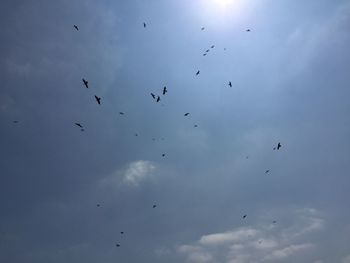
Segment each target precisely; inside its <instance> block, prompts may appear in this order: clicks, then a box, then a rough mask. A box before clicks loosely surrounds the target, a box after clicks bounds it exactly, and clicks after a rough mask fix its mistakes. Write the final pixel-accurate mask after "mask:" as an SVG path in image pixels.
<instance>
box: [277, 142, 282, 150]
mask: <svg viewBox="0 0 350 263" xmlns="http://www.w3.org/2000/svg"><path fill="white" fill-rule="evenodd" d="M281 147H282V145H281V143H280V142H279V143H278V144H277V150H279V149H280V148H281Z"/></svg>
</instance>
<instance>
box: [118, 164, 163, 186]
mask: <svg viewBox="0 0 350 263" xmlns="http://www.w3.org/2000/svg"><path fill="white" fill-rule="evenodd" d="M155 168H156V167H155V166H154V165H153V164H152V163H151V162H149V161H142V160H140V161H135V162H132V163H130V164H129V167H128V168H127V169H126V171H125V173H124V176H123V180H124V182H125V183H127V184H130V185H134V186H137V185H139V184H140V183H141V182H142V181H143V180H145V179H146V178H147V177H150V176H151V175H152V172H153V171H154V170H155Z"/></svg>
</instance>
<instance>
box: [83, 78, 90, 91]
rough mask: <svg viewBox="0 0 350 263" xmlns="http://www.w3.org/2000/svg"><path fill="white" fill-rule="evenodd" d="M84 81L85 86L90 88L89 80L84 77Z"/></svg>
mask: <svg viewBox="0 0 350 263" xmlns="http://www.w3.org/2000/svg"><path fill="white" fill-rule="evenodd" d="M83 82H84V85H85V87H86V88H87V89H88V88H89V82H88V81H87V80H86V79H84V78H83Z"/></svg>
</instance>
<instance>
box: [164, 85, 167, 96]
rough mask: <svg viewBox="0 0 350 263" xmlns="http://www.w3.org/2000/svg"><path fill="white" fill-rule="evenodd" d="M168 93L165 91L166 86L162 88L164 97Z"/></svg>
mask: <svg viewBox="0 0 350 263" xmlns="http://www.w3.org/2000/svg"><path fill="white" fill-rule="evenodd" d="M167 92H168V90H167V89H166V86H164V88H163V95H165V93H167Z"/></svg>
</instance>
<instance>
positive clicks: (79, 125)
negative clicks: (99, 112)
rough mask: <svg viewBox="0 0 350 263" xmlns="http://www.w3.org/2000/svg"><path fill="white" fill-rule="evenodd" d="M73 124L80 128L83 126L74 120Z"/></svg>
mask: <svg viewBox="0 0 350 263" xmlns="http://www.w3.org/2000/svg"><path fill="white" fill-rule="evenodd" d="M74 124H75V125H77V126H78V127H80V128H83V125H81V124H80V123H79V122H76V123H74Z"/></svg>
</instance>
